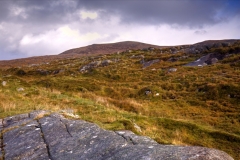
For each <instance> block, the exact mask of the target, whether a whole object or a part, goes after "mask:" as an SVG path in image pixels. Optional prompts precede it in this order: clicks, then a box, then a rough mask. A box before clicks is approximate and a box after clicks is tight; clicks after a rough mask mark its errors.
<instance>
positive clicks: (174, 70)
mask: <svg viewBox="0 0 240 160" xmlns="http://www.w3.org/2000/svg"><path fill="white" fill-rule="evenodd" d="M176 71H177V68H169V69H168V72H176Z"/></svg>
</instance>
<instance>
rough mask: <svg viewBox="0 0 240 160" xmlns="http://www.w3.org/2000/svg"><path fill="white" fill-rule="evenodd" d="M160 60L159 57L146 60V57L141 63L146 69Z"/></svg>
mask: <svg viewBox="0 0 240 160" xmlns="http://www.w3.org/2000/svg"><path fill="white" fill-rule="evenodd" d="M158 62H160V60H159V59H154V60H151V61H147V62H145V61H144V59H143V60H141V63H142V64H143V69H144V68H147V67H149V66H151V65H153V64H155V63H158Z"/></svg>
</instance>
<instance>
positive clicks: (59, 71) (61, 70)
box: [53, 69, 64, 74]
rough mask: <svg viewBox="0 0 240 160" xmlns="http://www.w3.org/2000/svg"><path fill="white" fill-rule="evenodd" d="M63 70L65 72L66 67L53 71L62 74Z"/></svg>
mask: <svg viewBox="0 0 240 160" xmlns="http://www.w3.org/2000/svg"><path fill="white" fill-rule="evenodd" d="M63 72H64V69H58V70H55V71H53V74H60V73H63Z"/></svg>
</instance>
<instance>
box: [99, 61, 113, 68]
mask: <svg viewBox="0 0 240 160" xmlns="http://www.w3.org/2000/svg"><path fill="white" fill-rule="evenodd" d="M111 63H113V62H112V61H111V60H104V61H102V62H101V65H102V66H103V67H104V66H108V65H109V64H111Z"/></svg>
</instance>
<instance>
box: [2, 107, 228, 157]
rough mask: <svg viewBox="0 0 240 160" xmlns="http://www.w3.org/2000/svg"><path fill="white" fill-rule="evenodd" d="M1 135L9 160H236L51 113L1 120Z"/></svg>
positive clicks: (217, 151) (211, 152)
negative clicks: (159, 142)
mask: <svg viewBox="0 0 240 160" xmlns="http://www.w3.org/2000/svg"><path fill="white" fill-rule="evenodd" d="M0 131H1V134H2V139H1V140H0V142H1V144H2V145H1V151H0V157H1V158H0V159H5V160H12V159H27V160H32V159H34V160H35V159H37V160H38V159H40V160H41V159H42V160H48V159H50V160H65V159H66V160H87V159H89V160H118V159H120V160H122V159H123V160H124V159H125V160H128V159H129V160H154V159H172V160H210V159H211V160H232V158H231V157H230V156H229V155H228V154H226V153H225V152H222V151H219V150H216V149H210V148H204V147H182V146H172V145H161V144H158V143H157V142H156V141H154V140H152V139H151V138H149V137H145V136H138V135H136V134H134V133H133V132H131V131H125V130H123V131H115V132H114V131H107V130H104V129H101V128H100V127H99V126H97V125H96V124H93V123H89V122H86V121H83V120H69V119H66V118H65V117H64V116H63V115H61V114H57V113H50V112H47V111H35V112H32V113H29V114H21V115H16V116H12V117H7V118H4V119H1V120H0Z"/></svg>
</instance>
